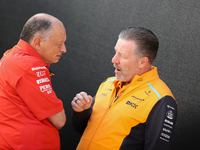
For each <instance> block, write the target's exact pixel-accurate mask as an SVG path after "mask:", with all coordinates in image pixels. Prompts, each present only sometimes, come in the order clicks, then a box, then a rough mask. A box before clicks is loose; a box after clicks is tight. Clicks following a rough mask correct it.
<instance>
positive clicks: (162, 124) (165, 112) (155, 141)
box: [73, 67, 177, 150]
mask: <svg viewBox="0 0 200 150" xmlns="http://www.w3.org/2000/svg"><path fill="white" fill-rule="evenodd" d="M121 84H122V83H121V82H119V81H118V80H116V78H114V77H112V78H108V79H107V80H106V81H105V82H103V83H102V84H101V85H100V87H99V89H98V91H97V94H96V97H95V100H94V105H93V108H92V109H91V110H92V111H91V110H85V111H84V112H82V113H76V112H74V115H73V120H74V122H73V123H74V126H75V128H76V129H77V130H79V131H80V132H81V130H82V129H84V127H83V126H86V124H87V126H86V128H85V130H84V132H83V135H82V137H81V140H80V142H79V144H78V147H77V150H94V149H95V150H118V149H120V150H169V149H170V147H171V143H172V137H173V132H174V127H175V122H176V117H177V103H176V101H175V99H174V97H173V95H172V93H171V91H170V89H169V88H168V87H167V85H166V84H165V83H164V82H163V81H162V80H161V79H160V78H159V76H158V73H157V68H156V67H152V70H151V71H149V72H147V73H145V74H143V75H141V76H135V77H134V78H133V80H132V81H131V83H130V84H128V85H126V86H123V87H122V88H121ZM116 90H118V91H116ZM116 93H117V94H116ZM91 112H92V113H91ZM90 113H91V116H90ZM87 119H89V120H88V122H87V123H83V121H85V122H86V120H87ZM81 125H82V127H81Z"/></svg>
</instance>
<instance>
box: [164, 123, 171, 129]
mask: <svg viewBox="0 0 200 150" xmlns="http://www.w3.org/2000/svg"><path fill="white" fill-rule="evenodd" d="M164 126H166V127H169V128H171V129H172V126H170V125H168V124H165V123H164Z"/></svg>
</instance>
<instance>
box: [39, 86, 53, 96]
mask: <svg viewBox="0 0 200 150" xmlns="http://www.w3.org/2000/svg"><path fill="white" fill-rule="evenodd" d="M51 90H52V88H51V85H50V84H46V85H43V86H40V91H41V92H46V91H51ZM48 94H49V93H48Z"/></svg>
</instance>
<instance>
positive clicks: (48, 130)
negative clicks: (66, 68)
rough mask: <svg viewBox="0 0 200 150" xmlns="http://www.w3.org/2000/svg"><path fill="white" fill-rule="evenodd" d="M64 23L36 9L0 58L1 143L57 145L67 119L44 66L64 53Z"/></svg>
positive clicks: (23, 148) (22, 147)
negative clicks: (11, 46)
mask: <svg viewBox="0 0 200 150" xmlns="http://www.w3.org/2000/svg"><path fill="white" fill-rule="evenodd" d="M65 41H66V31H65V27H64V25H63V24H62V22H61V21H60V20H58V19H57V18H55V17H53V16H51V15H49V14H45V13H39V14H36V15H34V16H32V17H31V18H30V19H29V20H28V21H27V22H26V24H25V25H24V28H23V30H22V33H21V35H20V40H19V42H18V44H17V45H16V46H14V47H13V48H12V49H10V50H8V51H7V52H5V53H4V56H3V57H2V59H1V60H0V75H1V76H0V149H17V150H29V149H37V150H39V149H41V150H42V149H60V137H59V131H58V130H59V129H61V128H62V127H63V126H64V125H65V122H66V115H65V111H64V108H63V103H62V101H61V100H60V99H58V98H57V96H56V94H55V92H54V91H53V89H52V84H51V78H50V72H49V70H48V67H49V65H50V64H52V63H57V62H58V61H59V59H60V57H61V56H62V54H63V53H66V47H65V44H64V42H65Z"/></svg>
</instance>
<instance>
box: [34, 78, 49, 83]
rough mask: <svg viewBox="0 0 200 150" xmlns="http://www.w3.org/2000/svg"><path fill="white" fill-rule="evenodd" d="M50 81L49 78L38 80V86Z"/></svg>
mask: <svg viewBox="0 0 200 150" xmlns="http://www.w3.org/2000/svg"><path fill="white" fill-rule="evenodd" d="M49 81H50V80H49V79H48V78H42V79H39V80H36V82H37V84H41V83H44V82H49Z"/></svg>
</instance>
